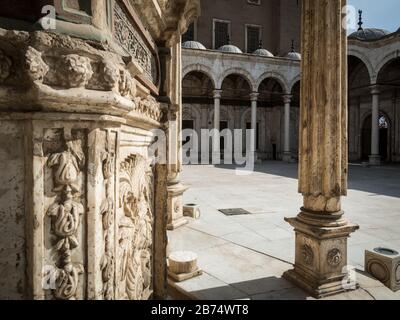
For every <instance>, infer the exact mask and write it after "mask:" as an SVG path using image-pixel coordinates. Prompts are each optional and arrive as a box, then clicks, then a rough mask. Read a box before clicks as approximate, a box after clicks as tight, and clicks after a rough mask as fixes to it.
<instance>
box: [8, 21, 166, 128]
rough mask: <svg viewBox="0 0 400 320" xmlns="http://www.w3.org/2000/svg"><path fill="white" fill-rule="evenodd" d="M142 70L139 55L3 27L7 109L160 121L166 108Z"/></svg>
mask: <svg viewBox="0 0 400 320" xmlns="http://www.w3.org/2000/svg"><path fill="white" fill-rule="evenodd" d="M135 66H136V67H135ZM140 72H142V68H140V66H139V65H138V63H137V62H136V61H135V60H134V59H133V60H131V61H129V63H125V62H124V60H123V59H122V57H121V56H120V55H118V54H115V53H113V52H110V51H104V50H98V49H96V48H93V47H92V46H90V44H88V43H87V42H85V41H83V40H79V39H73V38H71V37H69V36H65V35H58V34H52V33H44V32H36V33H28V32H18V31H5V30H2V29H0V109H1V110H3V111H6V110H14V109H15V110H17V111H37V110H41V111H52V112H57V111H61V112H76V113H97V114H107V115H113V116H121V117H127V118H128V120H129V119H130V118H132V120H135V119H136V120H141V121H142V122H150V123H151V124H152V125H154V124H155V123H157V122H159V121H160V120H161V117H162V112H161V107H160V105H159V103H158V102H157V101H156V100H155V99H154V98H153V97H152V96H151V95H150V91H149V89H147V88H146V87H145V86H143V85H142V84H141V83H140V82H139V81H138V80H137V78H136V77H137V75H138V73H140Z"/></svg>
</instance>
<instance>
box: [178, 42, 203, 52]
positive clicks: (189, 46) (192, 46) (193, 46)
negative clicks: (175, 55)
mask: <svg viewBox="0 0 400 320" xmlns="http://www.w3.org/2000/svg"><path fill="white" fill-rule="evenodd" d="M182 48H185V49H196V50H206V47H205V46H203V45H202V44H201V43H200V42H197V41H186V42H184V43H182Z"/></svg>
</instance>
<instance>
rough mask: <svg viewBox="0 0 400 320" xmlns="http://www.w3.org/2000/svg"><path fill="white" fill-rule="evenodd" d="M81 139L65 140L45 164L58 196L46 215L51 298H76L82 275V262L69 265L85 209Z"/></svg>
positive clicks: (83, 158)
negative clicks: (54, 259) (52, 260)
mask: <svg viewBox="0 0 400 320" xmlns="http://www.w3.org/2000/svg"><path fill="white" fill-rule="evenodd" d="M81 143H82V142H81V140H80V139H71V140H68V141H65V151H63V152H60V153H55V154H52V155H51V156H50V157H49V159H48V162H47V165H48V167H49V168H52V169H53V181H54V192H56V193H57V195H58V197H57V200H56V202H55V203H54V204H52V205H51V206H50V207H49V209H48V211H47V215H48V216H49V217H51V232H52V233H53V234H54V235H55V236H56V239H57V242H56V244H55V246H54V250H55V251H56V252H57V253H58V257H59V261H58V264H57V267H58V268H57V280H56V289H55V290H54V296H55V298H57V299H63V300H71V299H75V298H76V291H77V288H78V284H79V275H80V274H82V273H83V272H84V267H83V265H82V264H81V263H74V262H72V250H74V249H75V248H77V247H78V246H79V240H78V236H77V232H78V230H79V225H80V220H81V216H82V215H83V213H84V211H85V210H84V207H83V204H82V202H81V200H80V190H81V188H80V185H79V175H80V172H81V170H82V168H83V167H84V165H85V155H84V153H83V151H82V145H81Z"/></svg>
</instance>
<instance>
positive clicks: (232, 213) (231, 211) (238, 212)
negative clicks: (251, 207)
mask: <svg viewBox="0 0 400 320" xmlns="http://www.w3.org/2000/svg"><path fill="white" fill-rule="evenodd" d="M218 211H219V212H221V213H223V214H224V215H226V216H240V215H245V214H251V212H249V211H247V210H244V209H243V208H232V209H219V210H218Z"/></svg>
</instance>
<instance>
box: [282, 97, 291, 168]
mask: <svg viewBox="0 0 400 320" xmlns="http://www.w3.org/2000/svg"><path fill="white" fill-rule="evenodd" d="M291 100H292V96H291V95H284V96H283V103H284V105H285V106H284V108H285V110H284V127H283V130H284V147H283V161H286V162H290V161H291V160H292V153H291V151H290V101H291Z"/></svg>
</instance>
